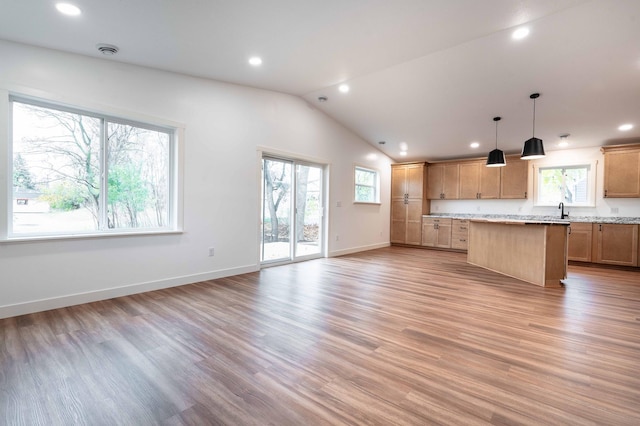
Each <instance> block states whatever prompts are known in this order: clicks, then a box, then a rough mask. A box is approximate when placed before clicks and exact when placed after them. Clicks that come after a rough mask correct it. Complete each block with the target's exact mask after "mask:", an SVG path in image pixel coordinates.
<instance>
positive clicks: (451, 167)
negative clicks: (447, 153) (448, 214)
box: [427, 163, 460, 200]
mask: <svg viewBox="0 0 640 426" xmlns="http://www.w3.org/2000/svg"><path fill="white" fill-rule="evenodd" d="M427 174H428V179H427V181H428V185H427V198H428V199H430V200H457V199H458V198H459V195H458V183H459V179H460V166H459V164H458V163H435V164H429V166H428V167H427Z"/></svg>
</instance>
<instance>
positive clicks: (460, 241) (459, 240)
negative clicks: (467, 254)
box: [451, 236, 469, 250]
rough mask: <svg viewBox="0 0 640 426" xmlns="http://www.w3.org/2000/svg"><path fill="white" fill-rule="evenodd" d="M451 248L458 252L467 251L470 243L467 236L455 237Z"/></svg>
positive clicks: (452, 239)
mask: <svg viewBox="0 0 640 426" xmlns="http://www.w3.org/2000/svg"><path fill="white" fill-rule="evenodd" d="M451 248H452V249H456V250H467V249H468V248H469V241H468V238H467V237H466V236H462V237H460V236H453V237H452V238H451Z"/></svg>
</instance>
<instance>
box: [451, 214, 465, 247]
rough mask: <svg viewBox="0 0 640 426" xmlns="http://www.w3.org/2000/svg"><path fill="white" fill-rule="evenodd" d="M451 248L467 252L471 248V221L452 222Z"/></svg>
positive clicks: (455, 220) (457, 220)
mask: <svg viewBox="0 0 640 426" xmlns="http://www.w3.org/2000/svg"><path fill="white" fill-rule="evenodd" d="M451 248H452V249H456V250H467V249H468V248H469V221H468V220H466V219H453V220H452V221H451Z"/></svg>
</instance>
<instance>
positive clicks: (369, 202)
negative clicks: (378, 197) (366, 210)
mask: <svg viewBox="0 0 640 426" xmlns="http://www.w3.org/2000/svg"><path fill="white" fill-rule="evenodd" d="M353 204H370V205H374V206H380V205H382V203H381V202H379V201H378V202H375V201H354V202H353Z"/></svg>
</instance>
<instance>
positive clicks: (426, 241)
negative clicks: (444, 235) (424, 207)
mask: <svg viewBox="0 0 640 426" xmlns="http://www.w3.org/2000/svg"><path fill="white" fill-rule="evenodd" d="M437 237H438V230H437V229H436V226H435V224H434V223H433V221H432V220H429V219H426V220H424V221H423V222H422V245H423V246H427V247H435V246H436V239H437Z"/></svg>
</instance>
